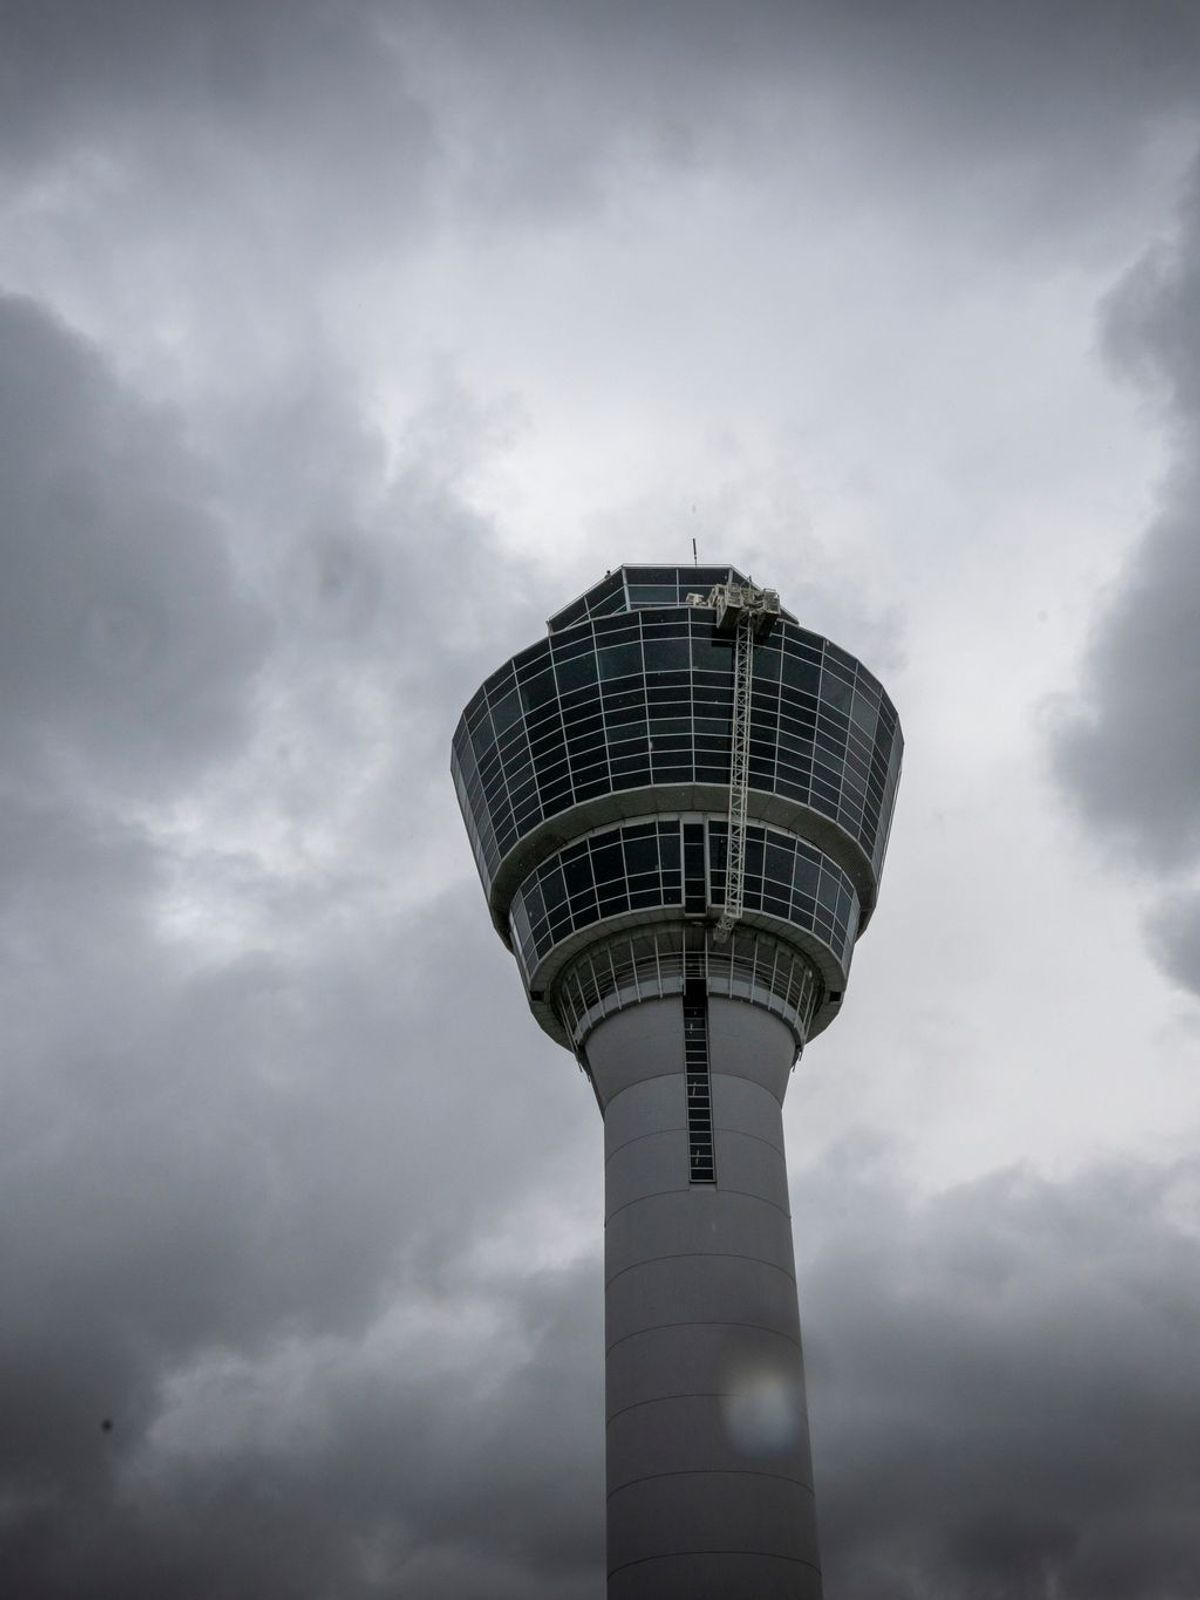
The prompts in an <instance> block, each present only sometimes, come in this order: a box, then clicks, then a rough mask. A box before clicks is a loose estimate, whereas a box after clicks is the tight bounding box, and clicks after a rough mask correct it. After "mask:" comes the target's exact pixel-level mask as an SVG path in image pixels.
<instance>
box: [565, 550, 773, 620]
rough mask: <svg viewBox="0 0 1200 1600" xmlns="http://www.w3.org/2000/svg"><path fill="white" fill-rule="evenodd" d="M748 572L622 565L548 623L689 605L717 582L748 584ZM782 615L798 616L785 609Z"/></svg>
mask: <svg viewBox="0 0 1200 1600" xmlns="http://www.w3.org/2000/svg"><path fill="white" fill-rule="evenodd" d="M748 581H749V580H748V578H747V575H746V574H745V573H744V572H742V571H741V570H740V569H739V568H737V567H731V566H694V565H691V564H690V563H688V562H679V563H678V564H676V565H668V566H640V565H637V566H621V567H614V568H613V569H612V571H611V572H607V573H606V574H605V575H604V577H603V578H601V579H600V581H599V583H594V584H593V585H592V586H591V588H590V589H585V590H584V592H583V593H582V594H581V595H580V596H579V598H578V599H577V600H572V602H571V604H570V605H569V606H564V607H563V609H562V610H561V611H556V612H555V613H554V615H553V616H552V617H551V618H550V620H549V621H548V622H547V624H546V626H547V628H548V629H549V631H550V632H551V633H552V634H554V633H561V632H562V630H563V629H564V628H570V627H573V626H574V625H575V624H576V623H577V622H585V621H586V620H587V619H588V618H589V617H610V616H613V615H614V614H615V613H617V612H621V611H648V610H651V609H657V608H659V607H668V606H682V605H686V604H687V597H688V595H689V594H703V595H707V594H708V593H709V591H710V590H711V589H712V588H713V586H714V585H715V584H723V583H737V584H745V583H747V582H748ZM780 615H781V616H783V617H786V619H787V620H788V621H789V622H795V621H796V618H795V617H794V616H793V615H792V613H791V612H790V611H788V610H786V609H783V610H781V612H780Z"/></svg>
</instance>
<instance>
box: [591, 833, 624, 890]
mask: <svg viewBox="0 0 1200 1600" xmlns="http://www.w3.org/2000/svg"><path fill="white" fill-rule="evenodd" d="M592 870H593V872H594V873H595V875H596V882H597V883H598V884H599V883H616V882H617V881H618V879H623V878H624V876H625V863H624V861H623V859H622V856H621V841H620V839H619V838H608V839H604V840H599V839H593V840H592Z"/></svg>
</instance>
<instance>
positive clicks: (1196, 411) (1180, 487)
mask: <svg viewBox="0 0 1200 1600" xmlns="http://www.w3.org/2000/svg"><path fill="white" fill-rule="evenodd" d="M1198 329H1200V183H1198V182H1197V181H1196V179H1195V178H1193V182H1192V186H1191V188H1190V191H1189V194H1188V196H1187V199H1186V201H1185V203H1184V206H1183V209H1182V214H1181V219H1180V225H1179V229H1178V232H1177V235H1176V236H1175V238H1174V239H1172V240H1171V241H1170V242H1169V243H1163V244H1160V245H1158V246H1156V247H1155V248H1154V249H1153V250H1151V251H1150V253H1149V254H1148V255H1146V256H1145V257H1144V258H1143V259H1142V260H1141V261H1140V262H1139V263H1138V264H1137V265H1136V266H1135V267H1134V268H1133V269H1132V271H1131V272H1130V273H1129V274H1128V276H1127V277H1126V278H1125V279H1124V281H1123V282H1122V283H1121V284H1120V285H1119V286H1118V288H1117V289H1116V290H1115V291H1114V292H1113V294H1112V295H1111V297H1110V299H1109V301H1108V304H1107V307H1106V314H1105V334H1106V340H1107V346H1108V349H1109V351H1110V353H1111V355H1112V358H1113V360H1114V361H1115V362H1116V363H1117V365H1118V366H1119V367H1120V369H1121V370H1122V371H1124V372H1127V373H1129V374H1131V375H1133V376H1134V377H1136V378H1137V379H1138V380H1140V381H1141V382H1142V383H1144V384H1145V385H1147V386H1148V387H1149V389H1150V391H1151V392H1152V393H1153V394H1154V395H1155V397H1156V399H1157V400H1158V402H1159V403H1160V404H1161V405H1163V406H1164V407H1165V411H1166V416H1167V418H1168V422H1169V426H1170V429H1171V435H1172V438H1173V441H1174V449H1175V460H1174V465H1173V467H1172V470H1171V474H1170V477H1169V479H1168V481H1167V484H1166V486H1165V488H1164V490H1163V493H1162V508H1161V511H1160V512H1159V514H1158V516H1157V518H1156V519H1155V521H1154V523H1153V525H1152V526H1151V527H1150V528H1149V530H1148V531H1147V533H1146V535H1145V537H1144V538H1143V539H1142V541H1141V542H1140V543H1139V545H1138V546H1137V548H1136V549H1135V550H1134V552H1133V554H1132V556H1131V557H1130V560H1129V562H1128V565H1127V568H1126V570H1125V572H1124V574H1123V575H1122V578H1121V580H1120V582H1119V584H1118V586H1117V589H1116V592H1115V594H1114V596H1113V598H1112V600H1111V602H1110V604H1109V606H1108V607H1107V609H1106V611H1105V612H1104V614H1103V615H1102V616H1101V618H1100V619H1099V621H1098V622H1097V624H1096V627H1095V630H1094V633H1093V637H1092V641H1091V644H1090V647H1089V649H1088V653H1087V656H1086V659H1085V661H1084V666H1083V691H1082V696H1081V701H1082V703H1081V705H1080V706H1079V708H1078V709H1077V710H1075V711H1074V712H1073V713H1072V714H1071V715H1069V716H1064V717H1062V718H1060V720H1059V722H1058V724H1057V727H1056V730H1055V746H1054V760H1055V765H1056V768H1057V771H1058V774H1059V777H1060V779H1061V780H1062V782H1063V783H1064V785H1065V786H1066V788H1067V790H1068V792H1069V793H1070V794H1071V795H1072V796H1073V798H1074V799H1075V800H1076V801H1077V803H1078V804H1079V806H1080V808H1081V809H1082V811H1083V813H1084V815H1085V816H1086V817H1087V818H1088V820H1089V821H1090V823H1091V824H1092V825H1093V826H1094V827H1095V828H1096V829H1097V830H1098V831H1099V832H1101V833H1102V834H1104V835H1107V836H1110V837H1115V838H1117V839H1119V840H1120V841H1122V842H1123V843H1124V844H1126V845H1127V846H1129V847H1131V848H1132V850H1133V851H1134V852H1135V853H1136V854H1137V855H1138V856H1139V857H1140V858H1141V859H1142V860H1143V861H1144V862H1146V863H1147V864H1149V865H1150V866H1152V867H1155V868H1157V869H1158V870H1160V871H1161V872H1163V873H1164V874H1165V873H1168V872H1175V873H1178V872H1181V871H1182V872H1185V873H1186V871H1187V869H1188V868H1189V867H1191V866H1193V865H1194V864H1195V862H1196V860H1197V856H1198V855H1200V803H1198V800H1197V797H1198V796H1200V733H1198V731H1197V728H1198V720H1197V715H1198V708H1200V509H1198V508H1200V336H1198V333H1197V330H1198ZM1194 916H1195V911H1194V908H1193V910H1192V911H1191V912H1188V911H1186V910H1185V909H1182V908H1181V907H1180V905H1179V904H1176V905H1175V907H1174V908H1173V909H1172V910H1171V911H1170V912H1169V914H1166V915H1164V916H1163V917H1162V918H1160V920H1159V921H1158V923H1157V927H1156V935H1155V941H1154V942H1155V948H1156V949H1157V950H1158V951H1159V952H1160V953H1161V955H1162V957H1163V962H1164V966H1165V968H1166V970H1167V971H1168V972H1169V973H1170V974H1171V975H1172V976H1173V977H1175V978H1178V979H1180V980H1181V981H1184V982H1187V983H1189V984H1190V985H1192V986H1193V987H1196V986H1198V985H1200V964H1195V965H1193V964H1192V962H1193V960H1194V957H1195V956H1196V954H1197V951H1196V947H1195V941H1194V939H1192V938H1191V937H1190V936H1189V933H1188V930H1189V928H1190V927H1191V925H1192V922H1193V920H1194Z"/></svg>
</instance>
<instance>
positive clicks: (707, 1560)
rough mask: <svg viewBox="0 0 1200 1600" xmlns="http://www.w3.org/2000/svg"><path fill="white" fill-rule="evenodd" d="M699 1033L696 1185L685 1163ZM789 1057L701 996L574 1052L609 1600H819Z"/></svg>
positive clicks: (740, 1010)
mask: <svg viewBox="0 0 1200 1600" xmlns="http://www.w3.org/2000/svg"><path fill="white" fill-rule="evenodd" d="M689 1013H690V1014H691V1015H689ZM697 1015H699V1018H700V1026H701V1028H702V1029H703V1032H704V1033H705V1035H706V1038H705V1040H704V1044H705V1045H706V1053H707V1069H708V1074H709V1079H710V1099H711V1122H712V1133H713V1140H714V1144H715V1152H716V1154H715V1164H716V1174H715V1176H716V1181H714V1182H707V1183H697V1182H694V1181H692V1176H691V1157H690V1149H689V1146H690V1142H691V1130H690V1129H689V1104H688V1092H687V1078H688V1072H687V1060H686V1057H687V1054H688V1051H689V1048H691V1049H693V1050H694V1049H695V1046H696V1043H697V1041H696V1039H695V1037H694V1035H693V1037H692V1038H689V1036H688V1030H689V1024H690V1025H691V1026H692V1027H695V1022H694V1020H693V1019H694V1018H696V1016H697ZM794 1053H795V1045H794V1042H793V1040H792V1037H791V1035H790V1033H789V1032H788V1030H787V1028H786V1027H785V1026H784V1025H783V1023H781V1022H780V1021H779V1020H778V1018H776V1017H773V1016H771V1015H770V1014H769V1013H768V1012H766V1011H763V1010H759V1009H757V1008H755V1007H752V1006H749V1005H746V1004H744V1003H743V1002H740V1001H736V1000H728V999H714V998H709V997H707V996H705V995H704V993H703V991H702V990H701V992H700V993H699V994H695V995H692V996H688V995H687V994H686V993H685V995H684V996H682V997H679V998H671V999H661V1000H650V1001H647V1002H645V1003H643V1004H641V1005H637V1006H633V1007H631V1008H629V1009H627V1010H624V1011H622V1012H620V1013H619V1014H617V1015H616V1016H613V1017H610V1018H608V1020H606V1021H605V1022H603V1023H602V1024H601V1025H600V1026H599V1027H598V1028H597V1029H596V1031H595V1032H594V1033H593V1034H592V1035H591V1037H590V1039H589V1040H588V1045H587V1059H588V1065H589V1068H590V1070H591V1073H592V1079H593V1082H594V1084H595V1086H596V1090H597V1094H598V1097H599V1099H600V1102H601V1106H602V1108H603V1112H604V1144H605V1212H606V1216H605V1252H604V1255H605V1347H606V1386H605V1387H606V1405H607V1489H608V1508H607V1510H608V1595H609V1600H819V1597H820V1595H821V1573H820V1562H819V1558H818V1554H817V1533H816V1520H815V1512H814V1505H813V1479H812V1460H811V1454H810V1449H809V1436H808V1419H807V1415H806V1410H805V1398H804V1368H803V1359H802V1356H801V1349H800V1319H799V1313H798V1310H797V1300H796V1281H795V1267H794V1264H793V1252H792V1227H791V1216H790V1212H789V1208H788V1184H787V1166H786V1161H785V1156H784V1146H783V1123H782V1102H783V1095H784V1091H785V1089H786V1087H787V1083H788V1079H789V1076H790V1071H791V1065H792V1059H793V1056H794Z"/></svg>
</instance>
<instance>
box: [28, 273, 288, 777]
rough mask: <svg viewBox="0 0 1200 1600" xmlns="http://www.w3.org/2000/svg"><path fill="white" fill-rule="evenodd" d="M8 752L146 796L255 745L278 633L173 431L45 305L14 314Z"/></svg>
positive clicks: (38, 764)
mask: <svg viewBox="0 0 1200 1600" xmlns="http://www.w3.org/2000/svg"><path fill="white" fill-rule="evenodd" d="M0 372H3V377H4V382H3V387H2V389H0V485H2V487H0V562H2V563H3V570H4V583H3V587H2V588H0V674H2V675H3V679H4V684H5V695H4V703H3V708H2V709H0V754H2V755H3V759H4V763H5V766H6V767H7V769H8V771H9V772H10V774H17V773H21V772H22V771H25V772H28V771H29V769H30V768H31V767H42V766H44V765H47V764H49V765H54V764H61V765H65V766H67V767H77V768H78V769H79V771H80V775H81V776H82V777H83V778H87V777H89V776H95V777H96V778H98V779H100V780H102V781H103V782H104V783H105V784H106V785H108V786H110V787H115V788H118V789H125V790H126V791H130V790H132V792H134V793H145V792H146V791H147V790H150V791H156V790H159V789H161V788H162V786H163V785H173V786H174V785H178V784H179V783H181V782H182V781H184V780H185V779H194V778H195V777H196V776H197V774H198V772H199V771H200V770H201V769H202V768H203V765H204V764H205V762H207V761H209V760H211V759H212V758H213V757H214V756H215V755H217V754H227V753H228V752H229V750H230V748H231V747H232V746H233V745H236V743H237V741H238V739H239V737H240V736H241V734H242V732H243V731H244V718H245V712H246V702H247V694H248V685H249V682H250V679H251V678H252V675H253V671H254V669H255V667H256V665H257V664H258V662H259V661H260V660H261V659H262V656H263V654H264V652H265V648H266V644H267V636H268V631H269V625H268V621H267V618H266V617H265V615H264V614H263V613H262V612H261V611H260V610H259V609H258V608H257V607H255V606H254V605H253V603H252V602H251V601H250V600H249V598H248V597H247V596H246V595H245V594H243V593H241V592H239V590H238V587H237V584H236V582H235V579H234V574H233V571H232V567H231V563H230V561H229V558H228V554H227V551H226V548H225V544H224V533H223V530H222V529H221V528H220V527H219V526H218V525H216V523H215V522H214V519H213V517H212V516H211V515H209V514H208V513H207V512H206V510H205V498H206V490H207V488H208V485H207V484H206V482H205V479H204V476H203V474H202V473H201V471H200V470H199V469H198V467H197V465H196V463H195V462H194V461H193V460H192V459H191V458H190V456H189V454H188V452H187V451H186V449H184V448H183V446H182V445H181V443H180V441H179V438H178V430H177V429H176V428H175V427H173V425H172V423H171V421H170V419H168V418H166V417H164V416H161V415H158V414H156V413H155V412H153V411H152V410H150V409H149V408H148V407H146V406H145V405H144V404H143V403H141V402H140V401H139V400H137V399H136V398H135V397H134V396H133V395H131V394H130V393H128V392H127V391H124V390H122V389H121V388H120V386H119V385H118V384H117V383H116V382H114V380H113V378H112V377H111V375H110V374H109V373H108V371H107V370H106V369H105V367H104V365H103V363H102V361H101V359H100V357H99V356H98V355H97V354H96V353H95V352H94V351H93V350H92V349H90V348H89V347H88V346H87V345H86V344H85V343H83V342H82V341H81V340H79V339H78V338H76V337H75V336H74V335H73V334H71V333H70V332H68V331H67V330H66V329H65V328H63V327H62V326H61V325H59V324H58V323H56V322H55V321H54V320H53V319H52V318H51V317H49V316H48V315H47V314H46V312H45V311H44V310H43V309H41V308H39V307H38V306H36V305H35V304H33V303H32V302H30V301H24V300H17V299H13V298H11V297H10V298H4V299H0Z"/></svg>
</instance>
